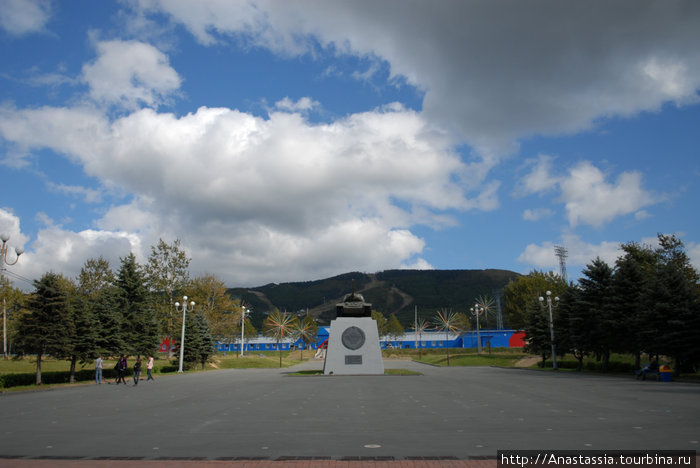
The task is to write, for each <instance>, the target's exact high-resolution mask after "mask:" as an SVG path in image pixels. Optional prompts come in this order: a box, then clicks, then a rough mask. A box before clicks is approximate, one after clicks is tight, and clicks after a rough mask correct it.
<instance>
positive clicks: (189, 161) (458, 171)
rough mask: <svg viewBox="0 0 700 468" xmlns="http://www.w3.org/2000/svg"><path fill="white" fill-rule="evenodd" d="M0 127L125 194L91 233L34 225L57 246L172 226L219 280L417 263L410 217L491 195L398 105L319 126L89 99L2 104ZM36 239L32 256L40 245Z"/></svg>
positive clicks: (281, 117)
mask: <svg viewBox="0 0 700 468" xmlns="http://www.w3.org/2000/svg"><path fill="white" fill-rule="evenodd" d="M37 129H40V131H36V130H37ZM0 135H2V137H3V138H5V139H6V140H7V141H9V142H12V143H13V144H14V145H17V146H18V147H22V148H26V149H28V150H32V149H36V148H51V149H53V150H55V151H58V152H61V153H63V154H66V155H68V156H69V157H70V158H71V159H72V160H73V161H75V162H76V163H78V164H80V165H81V166H82V167H83V168H84V170H85V172H86V173H87V174H88V175H90V176H93V177H96V178H97V179H98V180H100V181H102V182H103V183H105V184H110V185H112V186H115V187H119V188H121V189H122V190H124V192H125V193H130V194H133V197H132V200H131V201H130V202H129V203H126V204H121V205H118V206H113V207H112V208H111V209H109V210H108V211H107V212H106V213H105V214H104V216H103V217H102V218H101V219H99V220H97V221H96V222H95V224H96V226H97V227H99V228H100V229H101V231H92V230H90V231H84V232H80V233H76V234H71V233H68V232H62V231H60V228H57V227H56V226H47V228H46V232H47V233H48V230H51V229H53V231H52V235H55V236H59V237H63V241H64V250H66V251H69V252H71V253H72V254H73V255H75V256H80V255H82V254H83V253H84V252H83V251H80V250H79V249H77V247H76V246H77V241H76V240H77V239H80V240H85V239H88V238H89V240H90V241H91V242H93V244H90V243H88V244H87V245H93V246H97V247H99V246H101V245H102V244H101V243H100V242H103V238H104V239H108V240H111V241H115V239H116V240H118V241H119V242H121V244H119V245H122V246H126V245H127V243H126V242H127V240H128V239H127V234H126V233H130V234H129V235H136V236H138V239H140V242H141V243H142V244H144V245H151V244H154V243H155V242H157V240H158V237H163V238H166V239H174V238H181V239H182V241H183V245H184V246H185V247H186V248H187V249H188V251H189V252H191V253H190V254H191V255H192V257H193V264H192V266H193V268H194V269H197V268H200V269H201V270H202V271H205V270H206V271H215V272H217V273H219V274H220V275H222V277H224V278H226V279H227V280H229V281H231V282H232V283H235V282H239V281H248V282H249V284H251V282H252V284H255V281H256V280H261V281H262V280H269V271H270V270H271V269H273V268H274V269H275V271H278V272H279V271H283V272H284V273H283V277H285V278H288V279H308V278H309V277H311V276H314V277H323V276H326V275H331V274H337V273H341V272H344V271H347V270H352V269H363V270H364V271H375V270H377V269H384V268H389V267H395V268H398V267H400V266H402V265H405V264H406V263H409V262H410V264H412V265H420V266H423V267H427V266H428V265H427V263H426V262H425V261H424V260H422V259H421V258H420V254H421V252H422V250H423V249H424V247H425V243H424V241H423V240H422V239H421V238H419V237H417V236H416V235H415V234H413V233H412V232H411V231H410V227H411V226H412V225H414V224H416V223H425V224H429V225H431V226H434V227H439V226H442V225H445V224H450V223H452V222H453V221H452V220H451V219H450V217H449V216H446V215H445V212H447V211H449V210H468V209H472V208H482V209H488V208H489V207H491V206H493V205H494V204H495V203H497V202H496V201H495V192H496V189H497V188H498V184H492V186H491V187H488V188H487V190H485V192H484V194H483V195H482V196H477V197H475V198H474V199H469V198H468V197H467V194H466V193H465V190H464V188H463V186H462V185H461V183H460V180H464V179H466V178H468V175H469V174H468V171H469V169H468V167H467V166H466V165H465V164H464V163H463V162H462V161H461V160H460V158H459V156H458V155H457V154H455V153H454V152H453V151H452V149H451V148H452V141H451V140H450V139H449V138H448V137H447V136H446V135H445V134H444V133H441V132H438V131H436V130H435V129H433V128H432V127H431V126H430V125H428V124H427V122H426V121H425V120H424V119H423V118H422V117H421V115H420V114H419V113H416V112H414V111H410V110H406V109H404V108H402V107H401V106H398V105H393V106H387V107H385V108H382V109H377V110H373V111H368V112H364V113H359V114H353V115H350V116H348V117H346V118H343V119H340V120H338V121H335V122H332V123H325V124H314V123H311V122H309V121H308V120H306V119H305V117H304V116H303V115H302V114H299V113H294V112H291V111H285V112H272V113H271V114H270V115H269V117H268V118H261V117H256V116H253V115H250V114H246V113H242V112H240V111H237V110H232V109H226V108H207V107H203V108H200V109H198V110H197V112H194V113H191V114H187V115H184V116H181V117H177V116H175V115H173V114H166V113H158V112H157V111H155V110H154V109H142V110H139V111H135V112H132V113H130V114H128V115H125V116H123V117H119V118H116V119H114V120H111V121H110V120H108V119H107V118H106V117H105V116H104V115H102V114H101V113H100V111H99V110H96V109H94V108H89V107H76V108H40V109H24V110H18V109H15V108H8V107H5V108H0ZM56 188H57V189H58V190H63V191H68V192H71V193H76V194H78V193H81V194H84V195H90V193H89V192H86V191H83V190H81V189H79V188H75V187H68V186H58V185H57V186H56ZM93 195H95V196H96V195H97V194H93ZM97 233H101V235H102V236H103V238H101V237H99V236H97ZM44 235H45V236H48V234H44ZM90 236H92V237H90ZM93 238H94V239H93ZM129 239H130V238H129ZM104 242H106V241H104ZM36 243H37V247H36V249H35V251H36V252H37V253H36V254H37V255H39V254H40V252H41V253H47V250H41V249H40V248H39V246H41V245H43V244H42V243H43V241H42V240H41V239H39V240H37V242H36ZM95 243H97V244H95ZM135 244H136V243H135V241H133V240H130V241H129V242H128V245H131V246H133V245H135ZM97 247H95V248H96V249H97ZM97 250H99V249H97ZM121 255H124V252H122V253H121ZM69 257H70V256H69V255H66V256H65V258H66V259H67V258H69ZM81 261H84V258H83V259H82V260H81ZM66 262H67V260H66ZM65 266H66V267H68V266H70V265H68V264H66V265H65ZM72 266H73V267H75V266H76V265H72ZM277 275H279V273H277Z"/></svg>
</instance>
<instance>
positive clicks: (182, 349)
mask: <svg viewBox="0 0 700 468" xmlns="http://www.w3.org/2000/svg"><path fill="white" fill-rule="evenodd" d="M189 306H190V309H194V301H190V304H189ZM180 309H182V335H180V368H179V369H178V370H177V372H178V373H179V374H182V372H183V371H182V361H183V359H184V357H185V319H186V318H187V296H182V306H180V303H179V302H176V303H175V310H177V311H178V312H180Z"/></svg>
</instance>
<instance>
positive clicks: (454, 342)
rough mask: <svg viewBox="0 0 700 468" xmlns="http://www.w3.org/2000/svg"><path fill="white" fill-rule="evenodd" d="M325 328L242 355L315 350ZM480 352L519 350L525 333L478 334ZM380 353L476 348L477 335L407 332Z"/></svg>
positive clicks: (262, 339)
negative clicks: (307, 339) (306, 338)
mask: <svg viewBox="0 0 700 468" xmlns="http://www.w3.org/2000/svg"><path fill="white" fill-rule="evenodd" d="M328 330H329V327H319V329H318V335H316V340H315V342H314V343H311V344H310V345H309V346H304V343H303V341H302V340H296V341H294V340H292V339H285V340H282V341H280V342H279V347H278V344H277V341H276V340H275V339H274V338H270V337H266V336H263V335H258V336H257V337H255V338H251V339H248V340H246V341H245V345H244V351H272V350H275V351H276V350H279V349H282V350H290V349H307V348H308V349H313V350H315V349H318V348H319V347H320V346H323V344H324V343H325V341H326V340H328ZM478 335H479V337H480V338H481V347H482V348H489V347H491V348H521V347H523V346H525V332H523V331H518V330H480V331H479V334H478ZM380 345H381V347H382V349H391V348H395V349H399V348H401V349H417V348H420V349H439V348H445V347H446V346H447V347H449V348H476V347H477V333H476V331H473V330H470V331H468V332H466V333H464V334H461V335H459V334H456V333H449V334H448V335H447V338H446V337H445V333H443V332H435V331H430V332H423V333H422V334H420V336H419V335H418V334H416V333H415V332H413V331H407V332H405V333H404V334H403V335H401V336H398V337H396V338H394V337H387V336H385V337H383V338H381V339H380ZM240 349H241V348H240V343H230V344H229V343H217V344H216V350H217V351H220V352H226V351H230V352H233V351H240Z"/></svg>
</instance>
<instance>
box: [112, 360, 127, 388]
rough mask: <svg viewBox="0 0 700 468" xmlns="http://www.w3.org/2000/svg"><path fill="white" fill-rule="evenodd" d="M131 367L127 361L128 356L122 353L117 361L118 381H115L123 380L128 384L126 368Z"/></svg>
mask: <svg viewBox="0 0 700 468" xmlns="http://www.w3.org/2000/svg"><path fill="white" fill-rule="evenodd" d="M128 368H129V364H128V363H127V361H126V356H124V355H123V354H122V356H121V357H120V358H119V361H118V362H117V381H116V382H115V383H119V382H122V383H123V384H124V385H126V378H125V377H126V370H127V369H128Z"/></svg>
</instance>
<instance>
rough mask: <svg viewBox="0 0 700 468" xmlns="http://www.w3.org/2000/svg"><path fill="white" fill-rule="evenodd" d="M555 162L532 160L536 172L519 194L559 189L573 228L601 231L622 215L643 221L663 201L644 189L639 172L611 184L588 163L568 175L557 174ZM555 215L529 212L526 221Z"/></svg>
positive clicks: (526, 179) (520, 185)
mask: <svg viewBox="0 0 700 468" xmlns="http://www.w3.org/2000/svg"><path fill="white" fill-rule="evenodd" d="M551 161H552V159H551V158H550V157H546V156H540V157H539V158H538V159H537V160H536V161H534V162H533V161H531V162H530V163H529V165H531V166H532V169H531V171H530V172H529V173H528V174H526V175H525V176H524V177H523V178H522V179H521V180H520V181H519V182H518V187H517V188H516V190H515V195H516V196H525V195H531V194H540V193H543V192H550V191H552V190H555V189H558V190H559V193H560V196H559V201H561V202H562V203H563V204H564V207H565V209H566V213H567V218H568V221H569V226H570V227H572V228H573V227H576V226H578V225H581V224H587V225H590V226H593V227H596V228H599V227H601V226H603V225H604V224H606V223H609V222H610V221H612V220H613V219H615V218H617V217H619V216H625V215H630V214H633V215H634V217H635V219H637V220H643V219H645V218H648V217H649V216H650V214H649V213H648V212H647V211H646V210H644V209H643V208H645V207H648V206H651V205H653V204H655V203H658V202H659V201H660V200H661V197H660V196H657V195H655V194H653V193H651V192H649V191H648V190H645V189H644V187H643V184H642V176H641V174H640V173H638V172H623V173H622V174H620V175H619V176H618V177H617V180H616V181H614V182H609V181H608V180H607V179H608V177H607V176H606V174H604V173H603V172H602V171H601V170H600V169H599V168H597V167H596V166H594V165H593V164H592V163H590V162H588V161H583V162H580V163H578V164H576V165H575V166H573V167H572V168H570V169H569V170H568V171H567V173H566V174H564V175H558V174H556V173H553V171H552V164H551ZM552 214H553V212H552V211H551V210H549V209H543V208H540V209H527V210H525V212H524V213H523V218H524V219H526V220H529V221H536V220H538V219H541V218H542V217H546V216H551V215H552Z"/></svg>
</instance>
